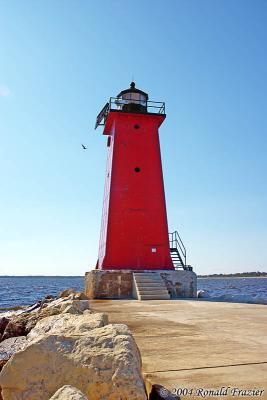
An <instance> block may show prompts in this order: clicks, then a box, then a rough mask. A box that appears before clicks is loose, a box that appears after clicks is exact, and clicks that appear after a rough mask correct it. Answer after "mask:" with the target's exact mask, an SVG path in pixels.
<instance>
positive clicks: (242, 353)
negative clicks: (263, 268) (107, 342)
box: [90, 300, 267, 400]
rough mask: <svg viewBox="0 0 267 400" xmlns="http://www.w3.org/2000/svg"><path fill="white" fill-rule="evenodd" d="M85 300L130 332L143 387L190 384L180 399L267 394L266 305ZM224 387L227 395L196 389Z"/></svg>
mask: <svg viewBox="0 0 267 400" xmlns="http://www.w3.org/2000/svg"><path fill="white" fill-rule="evenodd" d="M90 303H91V308H92V309H94V310H96V311H102V312H106V313H108V315H109V321H110V322H111V323H125V324H127V325H128V326H129V328H130V329H131V331H132V332H133V335H134V337H135V340H136V342H137V344H138V346H139V349H140V351H141V355H142V360H143V374H144V377H145V380H146V385H147V389H148V391H150V388H151V386H152V384H153V383H158V384H161V385H163V386H165V387H166V388H168V389H169V390H174V389H179V388H181V389H186V388H187V389H189V390H190V389H192V393H191V395H190V394H187V395H186V396H183V395H181V398H182V399H201V398H209V399H212V398H214V399H215V398H216V399H241V398H246V399H256V398H260V399H265V400H266V399H267V307H266V306H265V305H255V304H237V303H215V302H207V301H198V300H165V301H160V300H150V301H142V302H141V301H137V300H92V301H91V302H90ZM223 387H225V388H226V389H225V390H226V395H224V394H223V392H222V394H221V395H219V396H218V395H217V396H215V395H212V394H211V395H206V396H205V397H203V395H205V393H207V392H204V391H202V392H201V391H198V392H197V389H204V390H215V389H221V388H223ZM228 387H229V388H228ZM235 389H237V390H240V392H238V391H237V390H235ZM244 390H247V391H248V390H250V391H251V392H246V393H245V392H244ZM257 390H258V391H257ZM238 393H239V394H238Z"/></svg>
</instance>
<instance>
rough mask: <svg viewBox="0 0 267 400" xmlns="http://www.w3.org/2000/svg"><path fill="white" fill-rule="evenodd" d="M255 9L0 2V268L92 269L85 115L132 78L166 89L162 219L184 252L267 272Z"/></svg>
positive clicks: (265, 138)
mask: <svg viewBox="0 0 267 400" xmlns="http://www.w3.org/2000/svg"><path fill="white" fill-rule="evenodd" d="M266 18H267V3H266V1H264V0H257V1H252V0H250V1H246V0H242V1H241V0H236V1H232V0H218V1H214V0H201V1H197V0H183V1H181V0H175V1H174V0H168V1H165V2H164V1H158V0H156V1H153V2H151V1H148V0H142V1H141V0H136V1H134V2H132V1H130V0H126V1H125V0H124V1H121V0H113V1H111V0H110V1H108V0H104V1H103V0H102V1H101V2H97V1H90V0H88V1H85V0H84V1H74V0H73V1H67V0H66V1H49V0H48V1H30V0H28V1H24V2H22V1H14V0H13V1H0V171H1V191H0V193H1V196H0V275H4V274H11V275H28V274H32V275H35V274H36V275H38V274H43V275H83V274H84V272H85V271H87V270H89V269H91V268H94V266H95V262H96V259H97V250H98V240H99V230H100V220H101V209H102V198H103V189H104V175H105V163H106V139H105V137H104V136H102V135H101V133H102V132H101V129H99V130H97V131H94V122H95V117H96V115H97V113H98V112H99V110H100V109H101V108H102V106H103V105H104V104H105V102H106V101H107V99H108V98H109V97H110V96H114V95H116V94H117V93H118V92H119V91H120V90H122V89H125V88H127V87H128V86H129V83H130V81H131V80H132V78H133V77H134V80H135V81H136V85H137V86H138V87H139V88H140V89H142V90H144V91H147V92H148V93H149V95H150V99H151V100H156V101H165V102H166V112H167V119H166V120H165V123H164V124H163V125H162V127H161V131H160V138H161V150H162V162H163V171H164V178H165V192H166V200H167V210H168V220H169V228H170V230H175V229H178V230H179V232H180V234H181V236H182V238H183V240H184V242H185V244H186V247H187V250H188V262H189V263H190V264H192V265H193V267H194V269H195V271H196V272H197V273H199V274H201V273H202V274H204V273H220V272H240V271H251V270H261V271H264V270H265V271H266V270H267V211H266V203H267V185H266V172H267V161H266V154H267V122H266V115H267V107H266V93H267V79H266V71H267V56H266V42H267V37H266V36H267V35H266V33H267V26H266ZM81 143H84V144H86V145H87V147H88V150H87V151H83V150H82V149H81Z"/></svg>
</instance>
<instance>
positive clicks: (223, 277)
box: [197, 275, 267, 279]
mask: <svg viewBox="0 0 267 400" xmlns="http://www.w3.org/2000/svg"><path fill="white" fill-rule="evenodd" d="M245 278H248V279H251V278H257V279H258V278H267V276H227V275H225V276H198V277H197V279H245Z"/></svg>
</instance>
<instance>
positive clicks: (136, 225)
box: [97, 111, 174, 270]
mask: <svg viewBox="0 0 267 400" xmlns="http://www.w3.org/2000/svg"><path fill="white" fill-rule="evenodd" d="M164 118H165V116H163V115H159V114H132V113H125V112H115V111H113V112H112V111H111V112H110V113H109V115H108V118H107V121H106V125H105V129H104V134H108V135H110V139H108V142H109V145H110V146H109V148H108V149H109V150H108V162H107V173H106V182H105V193H104V204H103V214H102V225H101V235H100V244H99V259H98V265H97V268H100V269H134V270H138V269H174V267H173V263H172V260H171V257H170V250H169V239H168V224H167V214H166V205H165V195H164V185H163V175H162V166H161V156H160V144H159V135H158V128H159V126H160V125H161V123H162V122H163V120H164ZM136 125H138V126H139V128H138V129H136V128H135V126H136ZM135 168H140V172H136V171H135Z"/></svg>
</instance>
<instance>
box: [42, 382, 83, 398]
mask: <svg viewBox="0 0 267 400" xmlns="http://www.w3.org/2000/svg"><path fill="white" fill-rule="evenodd" d="M50 400H87V397H85V395H84V394H83V393H82V392H81V391H80V390H79V389H77V388H75V387H73V386H70V385H66V386H63V387H62V388H60V389H58V390H57V392H56V393H55V394H54V396H52V397H51V399H50Z"/></svg>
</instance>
